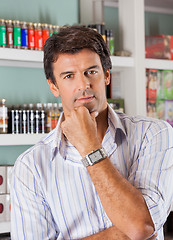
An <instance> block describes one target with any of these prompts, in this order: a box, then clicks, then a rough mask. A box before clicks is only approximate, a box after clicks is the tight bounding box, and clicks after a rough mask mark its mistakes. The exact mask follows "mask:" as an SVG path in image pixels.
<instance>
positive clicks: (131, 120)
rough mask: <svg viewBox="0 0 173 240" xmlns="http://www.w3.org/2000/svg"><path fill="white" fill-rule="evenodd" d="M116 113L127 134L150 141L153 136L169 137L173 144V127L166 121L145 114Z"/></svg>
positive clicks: (170, 142)
mask: <svg viewBox="0 0 173 240" xmlns="http://www.w3.org/2000/svg"><path fill="white" fill-rule="evenodd" d="M116 113H117V115H118V117H119V119H120V121H121V123H122V125H123V126H124V129H125V131H126V134H127V136H129V137H131V136H136V138H138V139H141V140H142V139H143V140H144V139H146V140H147V141H151V140H152V139H153V138H154V137H157V140H159V138H161V139H169V144H170V146H171V145H173V128H172V126H171V125H170V124H169V123H168V122H166V121H164V120H160V119H155V118H150V117H145V116H128V115H126V114H124V113H118V112H116ZM161 139H160V140H161Z"/></svg>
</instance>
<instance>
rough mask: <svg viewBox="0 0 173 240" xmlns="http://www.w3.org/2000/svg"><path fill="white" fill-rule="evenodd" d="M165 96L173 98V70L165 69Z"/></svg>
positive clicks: (168, 98)
mask: <svg viewBox="0 0 173 240" xmlns="http://www.w3.org/2000/svg"><path fill="white" fill-rule="evenodd" d="M163 88H164V98H165V99H166V100H173V71H171V70H163Z"/></svg>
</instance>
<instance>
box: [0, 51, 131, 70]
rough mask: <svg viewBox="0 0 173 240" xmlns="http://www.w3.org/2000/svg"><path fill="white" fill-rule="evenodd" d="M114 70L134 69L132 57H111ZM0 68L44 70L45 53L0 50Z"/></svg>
mask: <svg viewBox="0 0 173 240" xmlns="http://www.w3.org/2000/svg"><path fill="white" fill-rule="evenodd" d="M111 60H112V64H113V67H114V68H124V67H133V66H134V59H133V58H132V57H118V56H112V57H111ZM0 66H10V67H30V68H43V51H34V50H23V49H9V48H0Z"/></svg>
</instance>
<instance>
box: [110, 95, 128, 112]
mask: <svg viewBox="0 0 173 240" xmlns="http://www.w3.org/2000/svg"><path fill="white" fill-rule="evenodd" d="M107 101H108V103H109V104H110V106H111V107H112V108H113V109H114V110H116V111H119V112H124V99H122V98H119V99H118V98H117V99H107Z"/></svg>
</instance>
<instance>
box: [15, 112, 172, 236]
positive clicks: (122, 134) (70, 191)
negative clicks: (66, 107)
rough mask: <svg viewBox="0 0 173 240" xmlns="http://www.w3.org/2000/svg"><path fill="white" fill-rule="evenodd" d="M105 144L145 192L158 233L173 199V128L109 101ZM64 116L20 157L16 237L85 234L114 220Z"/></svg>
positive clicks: (112, 157) (115, 161)
mask: <svg viewBox="0 0 173 240" xmlns="http://www.w3.org/2000/svg"><path fill="white" fill-rule="evenodd" d="M108 108H109V113H108V125H109V126H108V129H107V132H106V134H105V136H104V139H103V142H102V146H103V147H104V148H105V149H106V151H107V154H108V157H109V158H110V160H111V161H112V163H113V164H114V166H115V167H116V168H117V169H118V170H119V171H120V173H121V174H122V175H123V176H124V178H126V179H127V180H128V181H130V183H131V184H132V185H134V186H135V187H136V188H137V189H139V191H141V193H142V194H143V196H144V198H145V200H146V204H147V206H148V208H149V211H150V214H151V216H152V219H153V222H154V224H155V230H156V231H157V232H158V237H157V239H159V240H161V239H164V237H163V224H164V222H165V221H166V218H167V216H168V214H169V211H170V205H171V202H172V199H173V187H172V183H173V129H172V127H171V126H170V125H169V124H168V123H166V122H164V121H159V120H156V119H151V118H144V117H142V118H141V117H129V116H127V115H125V114H122V113H115V112H114V111H113V110H112V109H111V108H110V107H108ZM60 121H61V118H60V120H59V122H58V124H57V127H56V129H54V130H53V131H52V132H50V133H49V134H48V135H47V136H46V137H45V138H44V139H42V140H41V141H40V142H38V143H37V144H36V145H35V146H33V147H31V148H30V149H28V150H27V151H26V152H24V153H23V154H22V155H21V156H20V157H19V158H18V159H17V161H16V163H15V167H14V169H13V173H12V182H11V237H12V239H13V240H17V239H19V240H22V239H27V240H30V239H33V240H38V239H39V240H40V239H80V238H83V237H86V236H89V235H92V234H95V233H97V232H99V231H102V230H104V229H106V228H109V227H110V226H112V223H111V221H110V220H109V218H108V216H107V215H106V212H105V211H104V209H103V207H102V204H101V201H100V199H99V196H98V194H97V192H96V190H95V187H94V185H93V183H92V181H91V178H90V176H89V174H88V172H87V169H86V168H85V167H84V166H83V165H82V163H81V156H80V154H79V152H78V151H77V150H76V148H75V147H73V146H72V145H71V144H70V143H69V142H68V141H67V140H65V138H64V137H63V135H62V132H61V128H60Z"/></svg>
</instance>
